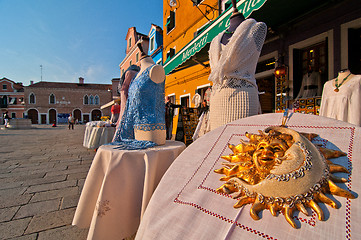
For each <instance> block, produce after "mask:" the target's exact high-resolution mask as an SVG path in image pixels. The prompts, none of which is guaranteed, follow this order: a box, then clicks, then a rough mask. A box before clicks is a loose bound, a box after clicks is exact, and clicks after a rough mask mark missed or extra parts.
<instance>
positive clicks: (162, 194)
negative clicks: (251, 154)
mask: <svg viewBox="0 0 361 240" xmlns="http://www.w3.org/2000/svg"><path fill="white" fill-rule="evenodd" d="M282 116H283V114H281V113H277V114H263V115H257V116H252V117H249V118H244V119H239V120H237V121H234V122H232V123H229V124H227V125H225V126H222V127H220V128H217V129H215V130H214V131H212V132H209V133H208V134H206V135H204V136H202V137H201V138H199V139H198V140H197V141H195V142H194V143H192V144H191V145H190V146H188V147H187V149H186V150H185V151H183V153H182V154H181V155H180V156H179V157H178V158H177V159H176V160H175V161H174V163H173V164H172V166H171V167H170V168H169V169H168V171H167V172H166V174H165V175H164V176H163V178H162V181H161V182H160V183H159V185H158V187H157V189H156V191H155V192H154V194H153V196H152V199H151V200H150V202H149V204H148V207H147V210H146V211H145V213H144V216H143V218H142V221H141V224H140V226H139V229H138V232H137V235H136V239H137V240H146V239H157V240H162V239H237V240H239V239H319V240H320V239H361V228H360V223H361V217H360V216H361V198H360V196H358V197H357V198H356V199H347V198H343V197H338V196H333V197H332V196H331V198H332V199H335V200H336V201H337V202H338V203H339V204H340V208H339V209H333V208H331V207H329V206H328V205H327V206H326V205H324V204H320V205H321V208H322V210H323V212H324V213H325V221H319V220H318V219H317V215H316V214H315V212H312V214H311V216H309V217H307V216H305V215H304V214H302V213H299V212H298V211H295V213H294V217H293V218H294V219H295V221H296V223H297V225H298V226H299V229H294V228H292V227H291V226H290V224H288V223H287V222H286V220H285V218H284V216H283V214H282V213H279V214H278V216H277V217H273V216H272V215H271V213H270V211H268V210H263V211H262V212H260V214H259V215H260V218H261V219H260V220H258V221H256V220H253V219H252V218H251V216H250V208H251V205H249V204H248V205H245V206H243V207H241V208H234V207H233V205H234V204H235V203H236V202H237V200H236V199H233V198H232V197H229V196H227V195H226V194H220V193H218V192H217V191H216V189H217V188H218V187H220V186H221V185H222V184H223V183H224V182H221V181H220V180H219V179H220V177H221V176H222V175H220V174H216V173H214V170H215V169H219V168H220V167H221V166H222V165H221V163H222V162H224V160H223V159H220V156H223V155H228V154H230V153H231V151H230V149H229V148H228V146H227V145H228V143H232V144H239V143H240V139H243V140H248V139H247V138H246V137H245V132H249V133H256V134H257V133H258V130H264V129H265V128H266V127H269V126H276V125H280V123H281V122H282V121H281V119H282ZM287 124H288V126H289V128H291V129H294V130H296V131H301V132H308V133H317V134H319V137H317V138H316V139H314V141H315V142H316V143H317V144H321V145H323V146H326V147H328V148H332V149H340V150H342V151H344V152H346V153H347V154H348V158H347V157H346V156H344V157H339V158H337V159H335V160H332V161H333V162H336V163H338V164H341V165H343V166H345V167H346V168H347V169H348V170H349V171H351V172H352V175H351V178H350V182H348V183H346V184H341V183H338V184H337V185H338V186H340V187H343V188H346V186H347V187H348V188H349V189H351V191H352V192H354V193H356V195H359V194H361V159H360V158H361V141H360V140H361V128H359V127H357V126H355V125H351V124H348V123H345V122H341V121H337V120H334V119H330V118H325V117H320V116H315V115H306V114H300V113H294V114H292V116H291V118H290V119H289V121H288V122H287ZM336 175H337V176H342V177H346V178H347V177H348V174H346V173H336ZM327 195H328V194H327ZM328 196H330V195H328ZM309 213H311V210H310V209H309Z"/></svg>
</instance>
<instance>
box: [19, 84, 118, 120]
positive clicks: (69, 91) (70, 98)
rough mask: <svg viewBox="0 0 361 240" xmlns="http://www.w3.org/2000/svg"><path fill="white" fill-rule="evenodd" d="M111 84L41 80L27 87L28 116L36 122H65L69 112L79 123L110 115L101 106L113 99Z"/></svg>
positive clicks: (108, 110) (26, 111) (26, 103)
mask: <svg viewBox="0 0 361 240" xmlns="http://www.w3.org/2000/svg"><path fill="white" fill-rule="evenodd" d="M111 90H112V86H111V84H85V83H84V79H83V78H79V83H63V82H38V83H34V84H30V85H29V86H27V87H25V91H24V99H25V115H27V117H28V118H30V119H31V120H32V123H33V124H52V123H54V122H56V123H66V122H67V118H68V116H69V114H70V113H72V114H73V116H74V117H75V118H76V119H77V120H78V121H79V122H83V123H85V122H89V121H96V120H100V117H101V116H104V115H106V116H110V109H103V110H102V109H100V106H101V105H103V104H105V103H107V102H109V101H110V100H111V99H112V91H111Z"/></svg>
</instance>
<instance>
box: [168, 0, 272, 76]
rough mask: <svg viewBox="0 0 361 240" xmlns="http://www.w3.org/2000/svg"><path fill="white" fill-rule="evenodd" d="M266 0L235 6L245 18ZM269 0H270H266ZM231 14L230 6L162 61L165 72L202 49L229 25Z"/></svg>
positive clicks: (245, 2)
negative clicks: (172, 54)
mask: <svg viewBox="0 0 361 240" xmlns="http://www.w3.org/2000/svg"><path fill="white" fill-rule="evenodd" d="M266 1H267V0H243V1H239V2H238V3H237V8H238V9H239V10H240V11H241V12H242V13H243V15H244V16H245V17H246V18H247V17H248V16H249V15H251V13H252V12H253V11H256V10H258V9H259V8H261V7H262V6H263V4H265V2H266ZM268 1H270V0H268ZM231 14H232V8H230V9H228V11H226V12H224V13H222V14H221V15H220V16H219V17H218V18H217V19H216V20H215V21H213V22H212V23H210V24H209V25H208V27H206V28H205V29H204V30H203V32H201V33H200V34H199V35H198V36H197V37H195V38H194V39H193V40H192V41H191V42H189V43H188V44H187V45H186V46H185V47H183V48H182V49H181V50H180V51H179V52H178V53H176V54H175V55H174V56H173V57H172V58H171V59H169V60H168V61H166V62H165V63H164V70H165V73H166V74H169V73H170V72H172V71H173V70H174V69H175V68H176V67H178V66H179V65H181V64H183V63H184V62H185V61H187V60H188V59H190V58H191V57H192V56H193V55H194V54H196V53H197V52H199V51H200V50H202V48H203V47H204V46H205V45H206V44H207V43H209V42H211V41H212V40H213V38H214V37H215V36H217V35H218V34H219V33H220V32H221V31H223V30H225V29H226V28H227V27H228V26H229V17H230V16H231Z"/></svg>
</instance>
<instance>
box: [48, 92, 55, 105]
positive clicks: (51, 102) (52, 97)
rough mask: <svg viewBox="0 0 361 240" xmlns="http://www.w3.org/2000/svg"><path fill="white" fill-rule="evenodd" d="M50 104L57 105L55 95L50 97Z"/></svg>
mask: <svg viewBox="0 0 361 240" xmlns="http://www.w3.org/2000/svg"><path fill="white" fill-rule="evenodd" d="M49 103H50V104H55V95H54V94H50V96H49Z"/></svg>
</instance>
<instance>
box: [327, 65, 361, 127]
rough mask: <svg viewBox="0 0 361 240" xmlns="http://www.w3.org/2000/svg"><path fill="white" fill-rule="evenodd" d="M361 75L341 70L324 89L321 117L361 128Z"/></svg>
mask: <svg viewBox="0 0 361 240" xmlns="http://www.w3.org/2000/svg"><path fill="white" fill-rule="evenodd" d="M360 102H361V75H354V74H352V73H351V72H350V70H348V69H347V70H341V71H340V72H339V73H338V76H337V77H336V78H335V79H331V80H329V81H327V82H326V83H325V85H324V87H323V92H322V99H321V106H320V116H324V117H329V118H334V119H337V120H341V121H345V122H349V123H352V124H355V125H357V126H361V104H360Z"/></svg>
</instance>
